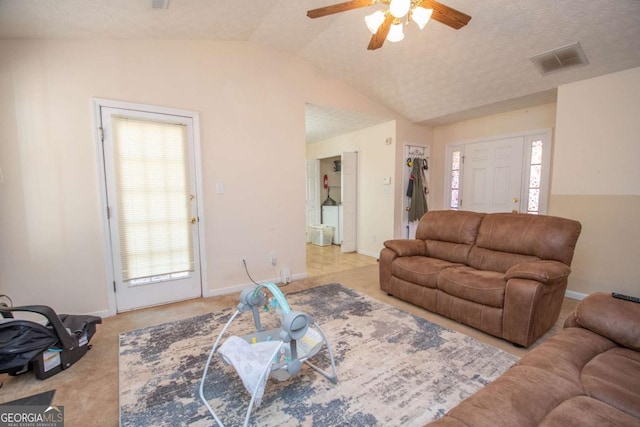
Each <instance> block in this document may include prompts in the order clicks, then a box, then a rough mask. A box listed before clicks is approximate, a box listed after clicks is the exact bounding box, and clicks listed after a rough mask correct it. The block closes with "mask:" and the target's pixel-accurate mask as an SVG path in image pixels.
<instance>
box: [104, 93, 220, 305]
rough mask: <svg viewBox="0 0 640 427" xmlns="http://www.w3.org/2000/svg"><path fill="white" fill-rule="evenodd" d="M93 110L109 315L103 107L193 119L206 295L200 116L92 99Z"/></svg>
mask: <svg viewBox="0 0 640 427" xmlns="http://www.w3.org/2000/svg"><path fill="white" fill-rule="evenodd" d="M91 105H92V109H93V129H94V143H95V148H96V161H97V163H98V170H97V172H98V184H99V186H100V205H101V206H100V207H101V209H100V210H101V213H100V217H101V224H102V235H103V246H104V256H105V259H104V261H105V272H106V276H107V282H106V284H105V285H106V287H107V302H108V315H109V316H113V315H115V314H117V303H116V293H115V289H114V283H115V277H114V271H113V268H112V266H113V257H112V251H111V243H110V233H109V218H108V215H107V188H106V183H105V179H104V177H105V159H104V152H103V150H102V131H101V129H100V123H101V118H100V110H101V108H102V107H110V108H119V109H128V110H137V111H150V112H155V113H160V114H169V115H177V116H187V117H191V119H192V120H193V147H194V172H195V180H196V197H197V200H199V201H200V203H198V218H199V221H198V250H199V252H200V277H201V281H200V288H201V289H200V290H201V295H207V294H208V293H207V289H206V283H207V268H206V259H207V258H206V251H205V247H206V245H205V243H204V242H205V240H204V238H205V235H204V230H205V223H204V218H205V215H204V203H202V201H203V200H204V199H203V192H202V191H203V186H202V163H201V156H200V116H199V114H198V112H196V111H188V110H179V109H173V108H166V107H156V106H152V105H147V104H136V103H131V102H125V101H116V100H111V99H104V98H93V99H92V100H91Z"/></svg>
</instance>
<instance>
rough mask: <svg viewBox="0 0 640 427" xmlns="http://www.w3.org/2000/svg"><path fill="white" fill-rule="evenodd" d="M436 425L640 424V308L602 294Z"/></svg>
mask: <svg viewBox="0 0 640 427" xmlns="http://www.w3.org/2000/svg"><path fill="white" fill-rule="evenodd" d="M429 426H431V427H463V426H472V427H484V426H487V427H489V426H491V427H500V426H505V427H507V426H508V427H513V426H522V427H528V426H547V427H552V426H553V427H556V426H557V427H578V426H579V427H585V426H598V427H603V426H619V427H631V426H635V427H638V426H640V304H639V303H634V302H629V301H622V300H619V299H615V298H613V297H612V296H611V295H609V294H604V293H597V294H592V295H590V296H588V297H587V298H585V299H584V300H583V301H581V302H580V304H578V307H577V309H576V311H575V313H574V314H573V315H572V316H570V317H569V318H568V319H567V321H566V322H565V325H564V329H563V330H562V331H560V332H558V333H557V334H556V335H554V336H553V337H551V338H549V339H548V340H546V341H545V342H543V343H542V344H541V345H540V346H538V347H537V348H535V349H533V350H532V351H531V352H530V353H529V354H527V355H526V356H525V357H523V358H522V359H521V360H520V361H519V362H518V363H516V364H515V365H514V366H512V367H511V368H510V369H509V370H507V372H505V373H504V374H503V375H502V376H500V377H499V378H498V379H496V380H495V381H494V382H492V383H490V384H488V385H487V386H485V387H484V388H482V389H481V390H480V391H478V392H477V393H475V394H473V395H472V396H471V397H469V398H467V399H466V400H464V401H463V402H462V403H460V404H459V405H458V406H456V407H454V408H453V409H451V410H450V411H449V412H448V413H447V414H446V415H445V416H444V417H442V418H440V419H439V420H437V421H435V422H433V423H431V424H429Z"/></svg>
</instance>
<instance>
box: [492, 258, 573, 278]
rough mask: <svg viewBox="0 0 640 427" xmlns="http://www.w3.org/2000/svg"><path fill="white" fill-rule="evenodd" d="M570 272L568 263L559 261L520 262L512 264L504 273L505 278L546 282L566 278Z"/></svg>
mask: <svg viewBox="0 0 640 427" xmlns="http://www.w3.org/2000/svg"><path fill="white" fill-rule="evenodd" d="M569 273H571V269H570V268H569V266H568V265H566V264H563V263H561V262H559V261H548V260H543V261H533V262H521V263H519V264H516V265H514V266H513V267H511V268H510V269H509V270H507V272H506V273H505V277H504V278H505V280H511V279H528V280H535V281H536V282H540V283H544V284H548V283H554V282H556V281H557V280H559V279H566V278H567V277H568V276H569Z"/></svg>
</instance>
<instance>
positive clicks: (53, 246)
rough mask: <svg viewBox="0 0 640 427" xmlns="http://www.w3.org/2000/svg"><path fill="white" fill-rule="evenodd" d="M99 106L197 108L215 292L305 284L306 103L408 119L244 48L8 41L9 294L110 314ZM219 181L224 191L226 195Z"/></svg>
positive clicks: (4, 50)
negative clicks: (277, 280)
mask: <svg viewBox="0 0 640 427" xmlns="http://www.w3.org/2000/svg"><path fill="white" fill-rule="evenodd" d="M92 97H100V98H108V99H116V100H122V101H130V102H135V103H141V104H150V105H158V106H165V107H171V108H179V109H184V110H193V111H197V112H199V114H200V125H201V126H200V131H201V147H202V148H201V156H202V168H203V182H204V189H203V193H204V194H203V199H204V200H201V203H202V205H203V206H204V210H205V215H204V227H205V231H204V234H205V247H206V260H205V261H206V265H207V282H206V286H205V287H206V292H207V293H217V292H224V291H225V289H229V288H233V287H237V286H241V285H245V284H248V283H249V279H248V278H247V277H246V275H245V272H244V270H243V269H242V267H241V262H240V261H241V258H246V259H247V261H248V265H249V268H250V270H251V273H252V276H253V277H254V278H255V279H257V280H267V279H270V278H273V277H274V276H275V274H274V272H273V269H272V266H271V265H270V263H269V257H268V254H269V252H270V251H272V250H273V251H276V253H277V259H278V265H279V267H283V266H288V267H290V270H291V274H292V276H293V277H294V278H295V277H296V276H300V275H304V274H305V268H306V267H305V255H304V254H305V210H304V199H305V170H306V166H305V143H304V141H305V126H304V114H305V102H311V103H316V104H320V105H327V106H331V107H334V108H339V109H350V110H355V111H360V112H363V113H370V114H372V115H379V116H380V115H382V116H386V117H394V113H393V112H391V111H389V110H387V109H385V108H383V107H381V106H379V105H378V104H376V103H374V102H372V101H371V100H369V99H368V98H366V97H364V96H362V95H360V94H358V93H357V92H355V91H353V90H352V89H350V88H349V87H347V86H346V85H344V84H343V83H342V82H340V81H337V80H334V79H330V78H327V77H326V76H325V75H324V74H323V73H321V72H319V71H318V70H317V69H315V68H313V67H311V66H310V65H308V64H307V63H305V62H303V61H302V60H300V59H298V58H296V57H294V56H291V55H288V54H283V53H280V52H277V51H274V50H271V49H268V48H264V47H259V46H256V45H253V44H249V43H240V42H210V41H38V40H34V41H8V40H5V41H0V141H1V145H0V168H2V170H3V171H4V181H3V182H2V183H1V184H0V236H2V238H1V239H0V288H2V289H3V292H5V293H7V294H9V295H10V296H11V297H12V298H13V300H14V302H15V303H16V304H33V303H41V304H48V305H51V306H53V307H54V308H55V309H56V310H59V311H63V312H65V311H67V312H78V313H84V312H98V313H105V312H106V311H107V310H108V300H109V299H108V296H109V286H108V284H107V277H108V276H107V272H106V264H105V249H104V235H103V232H102V224H101V214H102V212H101V209H102V202H101V200H100V194H99V193H100V192H99V185H98V169H97V160H96V145H95V140H94V134H95V131H94V129H93V127H92V109H91V100H92ZM215 183H222V184H223V185H224V190H225V191H224V193H223V194H216V193H215Z"/></svg>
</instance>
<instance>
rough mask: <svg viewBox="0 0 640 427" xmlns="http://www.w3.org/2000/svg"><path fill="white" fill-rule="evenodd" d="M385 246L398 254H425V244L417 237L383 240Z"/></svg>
mask: <svg viewBox="0 0 640 427" xmlns="http://www.w3.org/2000/svg"><path fill="white" fill-rule="evenodd" d="M384 246H385V247H386V248H389V249H391V250H392V251H394V252H395V253H396V254H398V256H426V255H427V245H426V244H425V242H424V240H419V239H395V240H387V241H385V242H384Z"/></svg>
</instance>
